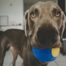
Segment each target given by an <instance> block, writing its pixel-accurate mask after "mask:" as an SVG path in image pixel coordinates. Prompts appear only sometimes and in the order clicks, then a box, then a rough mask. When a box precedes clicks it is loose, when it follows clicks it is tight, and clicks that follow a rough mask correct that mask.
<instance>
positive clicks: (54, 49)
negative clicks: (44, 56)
mask: <svg viewBox="0 0 66 66" xmlns="http://www.w3.org/2000/svg"><path fill="white" fill-rule="evenodd" d="M59 54H60V48H52V56H53V57H57V56H58V55H59Z"/></svg>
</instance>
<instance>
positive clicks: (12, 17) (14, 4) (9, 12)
mask: <svg viewBox="0 0 66 66" xmlns="http://www.w3.org/2000/svg"><path fill="white" fill-rule="evenodd" d="M37 1H54V2H56V3H58V4H59V6H60V7H61V8H62V10H63V11H64V13H65V14H66V0H0V30H2V31H5V30H7V29H12V28H13V29H14V28H15V29H21V30H23V29H24V12H25V11H26V10H27V9H28V8H30V6H31V5H32V4H34V3H36V2H37ZM63 39H64V41H65V43H66V29H65V31H64V35H63ZM21 62H23V60H22V59H21V58H20V56H18V59H17V62H16V66H20V65H21ZM3 65H4V66H11V65H12V54H11V52H10V51H8V52H7V53H6V57H5V60H4V64H3ZM48 66H66V56H62V55H60V56H59V57H58V58H57V60H56V61H54V62H51V63H49V64H48Z"/></svg>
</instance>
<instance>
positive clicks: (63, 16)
mask: <svg viewBox="0 0 66 66" xmlns="http://www.w3.org/2000/svg"><path fill="white" fill-rule="evenodd" d="M61 20H62V25H61V27H60V36H61V38H62V37H63V33H64V29H65V14H64V13H63V12H62V18H61Z"/></svg>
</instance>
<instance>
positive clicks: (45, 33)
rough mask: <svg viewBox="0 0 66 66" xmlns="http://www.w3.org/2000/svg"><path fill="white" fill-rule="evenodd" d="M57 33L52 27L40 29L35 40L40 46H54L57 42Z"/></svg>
mask: <svg viewBox="0 0 66 66" xmlns="http://www.w3.org/2000/svg"><path fill="white" fill-rule="evenodd" d="M57 36H58V32H57V30H56V29H55V28H54V27H52V26H49V25H48V26H44V27H40V28H39V29H38V31H37V39H38V41H39V42H40V43H41V44H54V43H55V42H56V41H57Z"/></svg>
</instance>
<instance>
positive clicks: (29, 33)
mask: <svg viewBox="0 0 66 66" xmlns="http://www.w3.org/2000/svg"><path fill="white" fill-rule="evenodd" d="M64 17H65V15H64V13H63V11H62V9H61V8H60V7H59V6H58V5H57V4H56V3H54V2H51V1H48V2H38V3H36V4H34V5H32V6H31V7H30V8H29V9H28V11H26V13H25V21H26V24H25V30H24V31H21V30H14V29H12V30H7V31H5V32H4V37H3V39H2V41H1V44H2V45H3V46H5V48H7V49H8V48H10V49H11V50H12V53H13V58H14V60H13V66H15V60H16V58H17V55H18V54H19V55H20V56H21V57H22V58H23V65H24V66H47V64H48V62H40V61H39V60H38V59H37V58H36V57H35V56H34V53H33V51H32V49H33V48H39V49H47V48H61V45H62V42H61V39H62V36H63V31H64V26H65V21H64ZM40 54H41V53H40Z"/></svg>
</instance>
